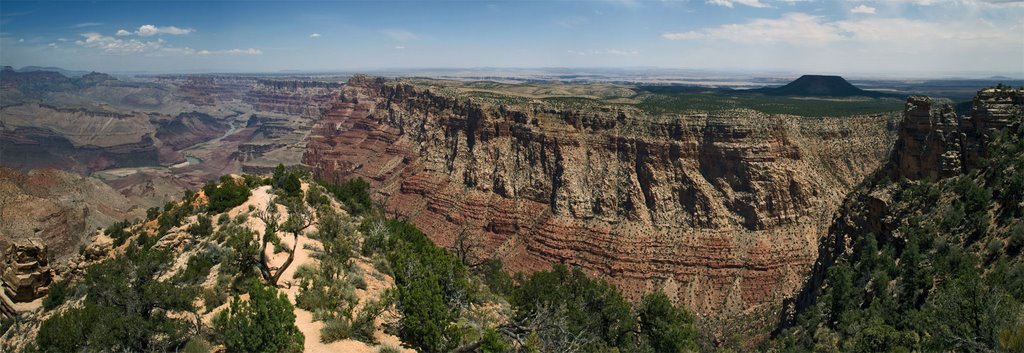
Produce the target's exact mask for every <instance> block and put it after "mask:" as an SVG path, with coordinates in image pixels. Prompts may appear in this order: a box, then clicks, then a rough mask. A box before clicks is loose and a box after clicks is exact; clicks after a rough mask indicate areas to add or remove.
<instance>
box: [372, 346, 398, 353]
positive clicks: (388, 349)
mask: <svg viewBox="0 0 1024 353" xmlns="http://www.w3.org/2000/svg"><path fill="white" fill-rule="evenodd" d="M377 353H402V350H401V349H398V348H396V347H394V346H381V347H380V349H378V350H377Z"/></svg>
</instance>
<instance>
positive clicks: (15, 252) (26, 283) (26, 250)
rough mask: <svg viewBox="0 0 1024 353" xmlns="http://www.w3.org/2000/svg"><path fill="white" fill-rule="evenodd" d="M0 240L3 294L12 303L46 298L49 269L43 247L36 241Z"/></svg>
mask: <svg viewBox="0 0 1024 353" xmlns="http://www.w3.org/2000/svg"><path fill="white" fill-rule="evenodd" d="M4 243H5V242H3V241H0V247H2V249H0V254H3V256H4V257H3V260H2V261H0V282H2V284H3V292H4V295H5V296H6V297H7V298H9V299H10V300H12V301H14V302H29V301H32V300H35V299H37V298H41V297H43V296H45V295H46V293H47V292H48V288H49V286H50V280H51V276H50V266H49V263H48V259H47V251H46V244H44V243H43V242H42V241H41V240H39V239H16V240H14V241H11V242H6V243H7V244H4Z"/></svg>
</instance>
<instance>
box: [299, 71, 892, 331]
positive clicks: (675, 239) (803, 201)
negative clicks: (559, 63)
mask: <svg viewBox="0 0 1024 353" xmlns="http://www.w3.org/2000/svg"><path fill="white" fill-rule="evenodd" d="M889 119H890V117H887V116H873V117H848V118H799V117H792V116H770V115H766V114H762V113H758V112H755V111H749V110H737V111H729V112H722V113H714V114H700V115H685V116H679V115H664V116H650V115H647V114H645V113H643V112H641V111H638V110H635V109H632V108H629V107H608V106H594V107H588V108H582V109H565V108H559V107H554V106H551V105H548V104H545V103H540V102H534V103H529V104H520V105H515V106H509V105H503V104H500V102H492V101H487V100H481V99H475V100H474V99H468V98H465V97H462V96H460V95H459V94H443V93H440V92H436V91H433V90H432V89H430V88H424V87H419V86H416V85H413V84H408V83H403V82H393V81H383V80H380V79H371V78H366V77H355V78H353V79H352V80H350V81H349V84H348V86H346V87H345V89H344V94H343V96H342V98H341V99H340V101H339V102H338V103H336V104H335V105H334V107H333V108H332V109H330V110H328V111H327V112H326V113H325V114H324V115H323V117H322V118H321V119H320V121H319V122H318V123H317V125H316V126H315V127H314V131H313V134H312V137H311V140H310V142H309V144H308V146H307V152H306V154H305V156H304V162H305V163H306V164H308V165H310V166H311V167H312V168H313V170H314V173H316V174H317V175H318V176H320V177H323V178H328V179H335V180H343V179H347V178H350V177H354V176H362V177H364V178H366V179H368V180H370V181H371V183H372V184H373V186H374V187H375V190H377V192H378V196H379V197H380V198H382V199H384V200H385V201H386V202H387V206H388V208H389V210H390V211H391V212H393V213H395V214H398V215H401V216H403V217H407V218H409V219H410V220H411V221H413V222H414V223H416V224H417V226H419V227H421V228H422V229H424V231H425V232H426V233H427V234H428V235H430V236H431V238H432V239H433V240H434V241H435V242H437V243H438V244H440V245H443V246H450V245H451V244H452V243H453V242H454V238H455V236H456V235H457V234H460V233H463V232H469V233H470V234H472V235H473V236H474V237H475V238H476V239H479V243H480V244H482V246H481V248H480V250H479V251H480V255H481V256H493V257H497V258H500V259H502V260H503V261H504V262H505V264H506V266H507V267H508V269H509V270H510V271H532V270H539V269H545V268H547V267H548V266H550V264H552V263H566V264H571V265H575V266H580V267H582V268H584V269H585V270H587V271H589V272H591V273H592V274H595V275H599V276H602V277H604V278H607V279H608V280H610V281H612V282H613V283H616V284H618V285H619V286H620V287H621V288H622V289H623V290H624V292H625V293H626V294H627V295H628V296H630V297H633V298H637V297H639V295H641V294H642V293H645V292H649V291H652V290H664V291H666V292H667V293H669V295H670V296H671V297H673V298H675V299H677V300H678V301H682V302H684V303H686V304H688V305H689V306H690V307H692V308H694V309H696V310H697V311H698V313H700V314H702V315H706V316H712V317H724V315H722V314H737V313H739V314H742V313H752V312H754V311H756V310H758V309H764V308H768V307H771V306H774V305H777V304H779V303H781V298H783V297H784V296H786V295H789V294H791V293H792V292H793V291H794V290H796V289H797V287H798V286H799V284H800V283H801V280H802V277H803V275H804V274H805V272H806V271H807V269H808V267H809V265H810V264H811V262H812V261H813V259H814V258H815V256H816V244H817V240H818V238H819V237H821V236H822V235H824V233H825V231H826V229H825V227H827V225H828V224H829V220H830V218H831V214H832V212H833V211H834V210H835V209H836V207H837V206H838V204H839V202H840V201H841V200H842V197H843V196H844V195H845V194H846V192H847V191H848V190H849V189H850V188H851V187H852V186H853V185H854V184H856V183H857V182H859V181H860V180H861V179H862V178H863V176H864V175H866V174H867V173H868V172H870V171H873V170H874V169H876V168H877V167H878V166H880V164H881V162H882V161H883V159H884V156H885V153H886V152H887V151H888V149H889V147H888V146H890V145H891V142H892V135H893V134H892V133H891V132H889V131H888V130H887V129H886V126H889V125H890V124H891V122H890V121H889Z"/></svg>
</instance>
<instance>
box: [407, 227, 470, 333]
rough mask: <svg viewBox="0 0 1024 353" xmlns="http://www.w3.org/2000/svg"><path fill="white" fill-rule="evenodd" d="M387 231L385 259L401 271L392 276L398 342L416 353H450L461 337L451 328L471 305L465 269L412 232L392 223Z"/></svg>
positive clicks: (442, 251)
mask: <svg viewBox="0 0 1024 353" xmlns="http://www.w3.org/2000/svg"><path fill="white" fill-rule="evenodd" d="M387 225H388V229H389V233H391V234H392V235H391V236H390V238H389V239H390V241H391V244H390V245H388V247H389V249H391V251H389V253H388V259H389V261H390V262H391V265H392V268H395V269H402V270H396V271H394V272H395V284H396V287H397V289H398V291H397V294H398V308H399V310H400V311H401V312H402V319H401V321H400V322H399V324H400V327H399V330H398V333H399V335H400V337H401V338H402V340H403V341H405V342H408V343H409V344H410V345H412V346H413V347H416V348H417V349H418V350H420V351H422V352H428V353H429V352H448V351H451V350H452V349H455V348H456V347H455V346H456V345H458V343H459V342H460V340H461V336H462V332H461V331H460V330H459V329H458V327H456V325H452V324H451V323H453V322H455V321H456V320H457V319H458V317H459V315H460V313H461V308H462V307H464V306H465V305H468V303H469V302H470V299H471V298H470V296H471V293H470V292H471V288H470V286H469V282H468V278H467V270H466V268H465V266H463V265H462V262H461V261H459V260H458V259H457V258H455V256H453V255H451V254H449V253H447V252H446V251H445V250H444V249H441V248H439V247H437V246H436V245H434V244H433V243H432V242H431V241H430V240H429V239H427V237H426V235H424V234H423V233H422V232H421V231H420V230H419V229H417V228H416V227H415V226H413V225H411V224H409V223H405V222H398V221H388V223H387Z"/></svg>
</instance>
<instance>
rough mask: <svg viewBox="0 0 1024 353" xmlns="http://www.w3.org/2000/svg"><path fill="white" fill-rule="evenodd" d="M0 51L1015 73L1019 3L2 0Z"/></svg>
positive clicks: (79, 61) (43, 62) (77, 62)
mask: <svg viewBox="0 0 1024 353" xmlns="http://www.w3.org/2000/svg"><path fill="white" fill-rule="evenodd" d="M0 64H2V65H12V66H15V67H21V66H28V65H35V66H58V67H63V68H67V69H76V70H95V71H102V72H112V73H118V72H154V73H171V72H180V73H192V72H280V71H286V70H297V71H325V72H326V71H359V70H368V71H369V70H377V69H402V68H481V67H497V68H539V67H578V68H595V67H602V68H629V67H657V68H680V69H707V70H726V71H729V70H732V71H737V72H753V73H757V72H814V73H838V74H850V73H854V74H862V75H870V74H880V75H892V74H900V73H903V74H905V75H906V76H915V74H917V75H918V76H919V75H937V76H956V75H959V74H961V73H983V74H1000V75H1010V76H1013V77H1022V76H1024V0H1013V1H1010V0H881V1H872V0H688V1H687V0H677V1H671V0H664V1H643V0H615V1H611V0H609V1H601V0H593V1H583V0H577V1H496V2H487V1H425V0H424V1H375V2H357V1H314V2H301V1H289V2H271V1H173V2H162V1H138V2H117V1H55V2H18V1H5V0H2V1H0Z"/></svg>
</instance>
